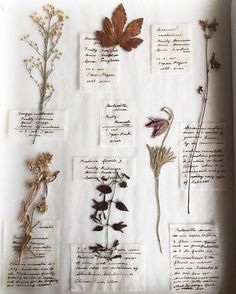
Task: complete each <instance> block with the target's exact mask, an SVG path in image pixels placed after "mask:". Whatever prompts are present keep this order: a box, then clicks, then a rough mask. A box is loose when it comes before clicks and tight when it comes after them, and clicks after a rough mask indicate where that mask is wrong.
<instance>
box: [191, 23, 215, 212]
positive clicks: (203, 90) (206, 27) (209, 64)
mask: <svg viewBox="0 0 236 294" xmlns="http://www.w3.org/2000/svg"><path fill="white" fill-rule="evenodd" d="M199 24H200V26H201V28H202V30H203V32H204V39H205V57H204V59H205V75H206V81H205V86H204V87H203V86H202V85H199V86H198V88H197V93H198V94H199V95H201V97H202V107H201V112H200V116H199V121H198V128H197V132H196V137H195V141H194V144H193V150H192V153H191V154H190V158H189V163H188V182H187V185H188V187H187V193H188V204H187V211H188V214H189V213H190V196H191V176H192V173H193V160H194V156H195V153H196V150H197V146H198V142H199V138H200V135H201V131H202V124H203V122H204V117H205V113H206V107H207V101H208V99H209V97H208V93H209V80H210V73H211V72H212V71H215V72H218V71H219V70H220V69H221V64H220V63H219V62H218V61H217V60H216V55H215V53H214V52H212V53H211V54H209V52H208V51H209V50H208V47H209V41H210V40H211V39H213V37H214V34H215V32H216V31H217V27H218V26H219V24H218V23H217V21H216V19H215V18H214V19H213V21H209V20H200V21H199Z"/></svg>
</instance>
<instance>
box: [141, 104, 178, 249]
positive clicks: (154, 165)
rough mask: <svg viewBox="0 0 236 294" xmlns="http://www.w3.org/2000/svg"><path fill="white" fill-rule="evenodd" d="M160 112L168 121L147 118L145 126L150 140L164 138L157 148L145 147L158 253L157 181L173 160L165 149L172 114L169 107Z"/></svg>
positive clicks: (168, 150) (159, 217)
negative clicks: (152, 183) (154, 205)
mask: <svg viewBox="0 0 236 294" xmlns="http://www.w3.org/2000/svg"><path fill="white" fill-rule="evenodd" d="M161 110H162V111H164V112H166V113H167V114H168V119H162V118H161V119H159V118H152V117H151V118H149V122H148V123H147V124H146V125H145V126H146V127H147V128H152V129H153V131H152V135H151V137H152V138H156V137H158V136H160V135H162V134H164V137H163V139H162V142H161V145H160V147H159V146H155V147H152V146H149V145H147V148H148V151H149V155H150V166H151V169H152V171H153V174H154V177H155V189H156V199H157V226H156V232H157V240H158V244H159V248H160V252H161V253H162V246H161V239H160V232H159V226H160V220H161V205H160V195H159V181H160V180H159V179H160V173H161V169H162V167H163V166H164V165H165V164H166V163H168V162H172V161H174V159H175V156H174V153H173V151H171V148H166V147H165V141H166V139H167V136H168V134H169V131H170V128H171V125H172V123H173V119H174V114H173V111H172V110H171V109H170V108H169V107H163V108H162V109H161Z"/></svg>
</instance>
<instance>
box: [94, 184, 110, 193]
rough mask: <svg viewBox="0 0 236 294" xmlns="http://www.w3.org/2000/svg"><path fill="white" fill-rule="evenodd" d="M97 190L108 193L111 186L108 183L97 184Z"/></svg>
mask: <svg viewBox="0 0 236 294" xmlns="http://www.w3.org/2000/svg"><path fill="white" fill-rule="evenodd" d="M97 190H98V191H99V192H101V193H103V194H110V193H111V192H112V189H111V187H110V186H108V185H99V186H98V187H97Z"/></svg>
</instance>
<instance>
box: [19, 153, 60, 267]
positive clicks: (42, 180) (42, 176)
mask: <svg viewBox="0 0 236 294" xmlns="http://www.w3.org/2000/svg"><path fill="white" fill-rule="evenodd" d="M52 159H53V155H52V154H50V153H42V154H41V155H40V156H38V157H37V158H36V159H34V160H29V161H28V162H27V164H28V168H29V170H30V171H31V173H33V175H34V180H33V181H32V182H30V183H29V184H28V187H29V189H30V192H29V196H28V198H27V200H25V201H24V202H23V208H22V211H21V216H20V222H21V223H22V224H23V227H24V233H23V236H22V243H21V246H20V248H19V256H18V264H20V263H21V260H22V257H23V253H24V251H25V250H29V251H30V252H31V253H32V254H33V255H35V254H34V252H33V251H32V250H31V248H30V241H31V239H32V233H33V229H34V228H35V227H36V226H38V225H39V224H40V221H38V222H36V223H34V221H35V220H34V219H35V217H34V216H35V212H36V211H38V212H39V213H46V212H47V210H48V205H47V202H46V200H47V196H48V185H49V183H51V182H53V181H54V180H55V179H56V178H57V176H58V174H59V171H55V172H51V171H50V168H49V165H50V164H51V163H52ZM40 191H41V192H42V193H43V197H41V199H40V200H36V197H37V196H38V194H39V192H40ZM35 256H36V255H35Z"/></svg>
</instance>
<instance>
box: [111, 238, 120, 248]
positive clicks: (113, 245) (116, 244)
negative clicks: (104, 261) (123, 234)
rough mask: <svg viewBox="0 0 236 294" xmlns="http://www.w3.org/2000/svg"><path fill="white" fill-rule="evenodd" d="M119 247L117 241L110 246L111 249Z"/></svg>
mask: <svg viewBox="0 0 236 294" xmlns="http://www.w3.org/2000/svg"><path fill="white" fill-rule="evenodd" d="M118 245H119V241H118V240H115V241H114V242H113V244H112V248H115V247H117V246H118Z"/></svg>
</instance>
